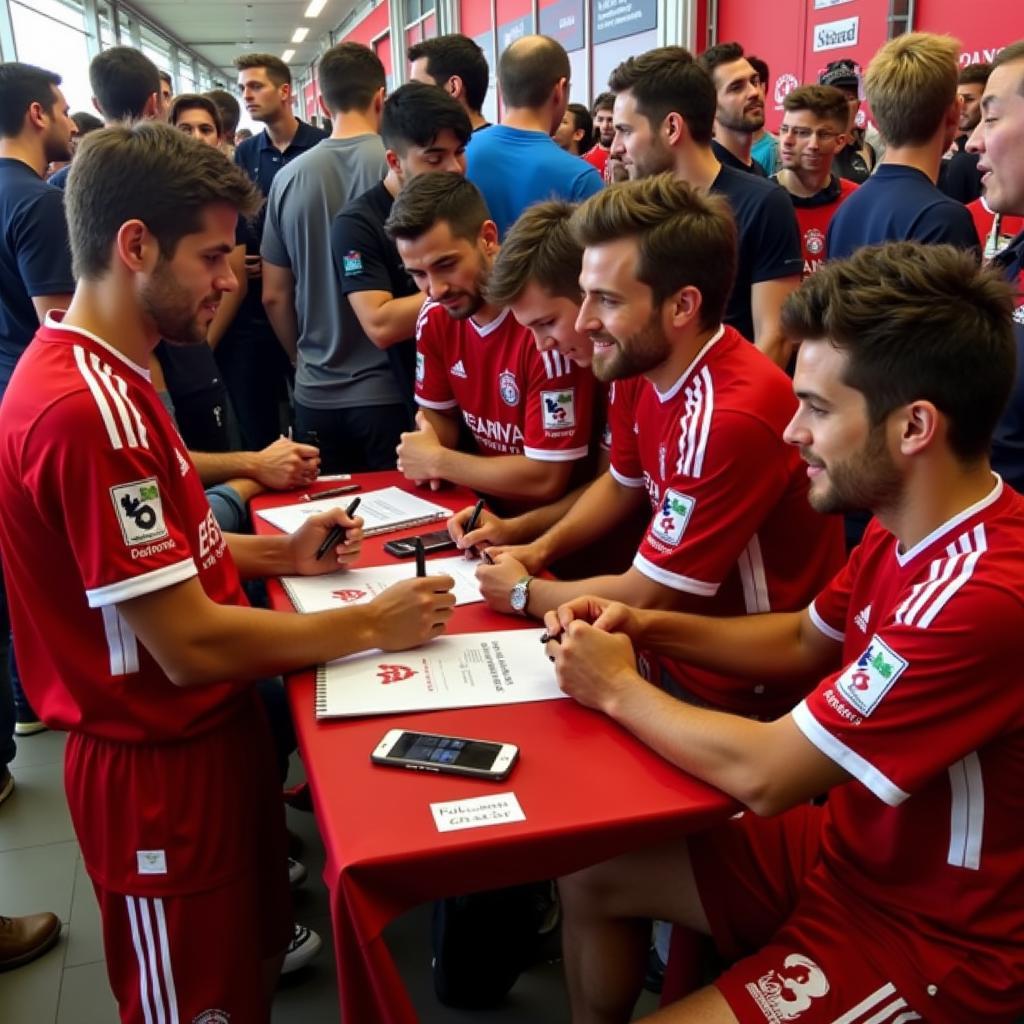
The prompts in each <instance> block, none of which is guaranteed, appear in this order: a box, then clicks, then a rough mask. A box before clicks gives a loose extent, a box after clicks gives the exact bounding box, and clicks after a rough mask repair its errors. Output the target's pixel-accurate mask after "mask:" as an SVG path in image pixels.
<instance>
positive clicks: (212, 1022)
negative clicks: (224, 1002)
mask: <svg viewBox="0 0 1024 1024" xmlns="http://www.w3.org/2000/svg"><path fill="white" fill-rule="evenodd" d="M192 1024H231V1014H230V1013H227V1012H225V1011H224V1010H203V1012H202V1013H200V1014H199V1015H198V1016H196V1017H193V1018H192Z"/></svg>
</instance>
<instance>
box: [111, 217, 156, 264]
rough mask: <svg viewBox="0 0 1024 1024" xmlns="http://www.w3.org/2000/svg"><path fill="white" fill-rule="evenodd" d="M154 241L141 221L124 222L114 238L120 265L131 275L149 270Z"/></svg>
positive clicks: (154, 245)
mask: <svg viewBox="0 0 1024 1024" xmlns="http://www.w3.org/2000/svg"><path fill="white" fill-rule="evenodd" d="M154 247H156V239H155V238H154V237H153V236H152V234H150V231H149V228H147V227H146V225H145V224H143V222H142V221H141V220H126V221H125V222H124V223H123V224H122V225H121V226H120V227H119V228H118V229H117V235H116V236H115V238H114V249H115V253H116V255H117V258H118V260H119V261H120V262H121V264H122V265H123V266H124V267H125V268H126V269H127V270H128V271H129V272H130V273H133V274H138V273H141V272H144V271H147V270H148V269H150V267H149V264H150V263H151V261H152V255H153V249H154Z"/></svg>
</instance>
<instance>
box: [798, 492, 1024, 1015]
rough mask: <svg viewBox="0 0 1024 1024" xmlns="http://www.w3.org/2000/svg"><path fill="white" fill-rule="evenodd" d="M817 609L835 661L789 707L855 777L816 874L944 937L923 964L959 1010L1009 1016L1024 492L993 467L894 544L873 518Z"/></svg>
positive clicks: (873, 907) (1023, 749) (846, 895)
mask: <svg viewBox="0 0 1024 1024" xmlns="http://www.w3.org/2000/svg"><path fill="white" fill-rule="evenodd" d="M811 614H812V617H813V619H814V621H815V623H816V625H817V626H818V628H819V629H821V631H822V632H823V633H825V634H826V635H827V636H829V637H831V638H833V639H834V640H837V641H842V643H843V660H844V662H845V667H844V668H843V669H842V670H841V671H840V672H837V673H835V674H833V675H831V676H830V677H829V678H827V679H825V680H824V681H822V683H821V684H820V685H819V686H818V687H817V688H816V689H815V691H814V692H813V693H812V694H811V695H810V696H809V697H808V698H807V699H806V700H805V701H804V702H802V703H801V704H800V705H799V706H798V707H797V708H796V709H795V710H794V712H793V717H794V720H795V722H796V724H797V725H798V726H799V727H800V729H801V730H802V731H803V733H804V735H806V736H807V738H808V739H809V740H810V741H811V742H812V743H813V744H814V745H815V746H816V747H818V748H819V749H820V750H821V751H822V752H823V753H825V754H827V755H828V756H829V757H830V758H832V759H833V760H834V761H836V762H837V763H838V764H840V765H842V767H843V768H845V769H846V771H848V772H849V773H850V774H851V775H852V776H853V777H854V779H855V780H857V781H855V782H852V783H850V784H848V785H845V786H840V787H837V788H836V789H834V790H832V792H831V793H830V794H829V799H828V803H827V805H826V809H825V825H824V832H823V837H822V842H823V853H822V862H821V865H820V867H819V868H818V870H817V871H816V872H815V874H814V875H813V876H812V878H813V880H814V884H816V885H818V886H821V887H823V888H825V889H827V890H828V891H829V892H831V893H832V894H833V895H834V896H836V897H838V898H841V899H843V900H844V901H845V902H846V903H847V904H848V905H849V909H850V914H851V915H854V916H855V917H859V916H860V915H861V914H862V913H873V914H876V915H879V916H881V917H883V918H885V919H886V920H887V921H888V922H892V923H893V924H895V925H897V926H899V927H903V928H906V929H909V930H912V931H913V932H914V933H915V934H917V935H920V936H922V937H923V938H926V939H931V940H933V942H934V944H935V946H936V948H937V949H938V950H939V951H940V952H941V951H943V950H944V951H946V953H947V954H948V955H947V956H946V963H945V964H944V965H943V966H944V967H945V968H947V969H948V971H949V976H948V977H946V978H945V979H943V978H942V977H936V978H934V979H933V980H934V981H935V983H936V985H937V986H938V988H939V989H940V990H942V991H944V993H945V994H946V995H947V996H950V995H952V996H953V997H954V998H955V999H957V1000H958V1001H960V1002H961V1004H962V1006H963V1007H964V1008H965V1011H964V1012H963V1013H961V1014H959V1015H954V1018H953V1019H955V1020H957V1021H967V1020H972V1021H982V1020H1004V1019H1005V1020H1008V1019H1011V1017H1014V1016H1015V1015H1016V1013H1019V1011H1020V1008H1021V1006H1022V1005H1024V860H1022V858H1021V849H1022V848H1024V787H1022V786H1021V785H1020V779H1021V777H1022V770H1024V690H1022V688H1021V685H1020V660H1019V659H1020V648H1021V639H1020V638H1021V636H1022V635H1024V498H1022V497H1021V496H1020V495H1018V494H1017V493H1016V492H1014V491H1013V490H1011V489H1010V488H1008V487H1004V486H1003V485H1002V483H1001V482H998V483H997V484H996V486H995V487H994V488H993V490H992V492H991V494H990V495H989V496H988V497H986V498H985V499H984V500H982V501H980V502H978V503H977V504H976V505H974V506H973V507H971V508H968V509H965V510H964V511H963V512H961V513H960V514H959V515H957V516H955V517H954V518H953V519H951V520H950V521H949V522H947V523H946V524H944V525H943V526H942V527H940V528H939V529H937V530H936V531H935V532H934V533H932V534H931V535H930V536H928V537H926V538H925V539H924V540H922V541H921V542H920V543H918V544H917V545H916V546H915V547H914V548H913V549H912V550H910V551H907V552H902V553H901V552H900V550H899V547H898V545H897V542H896V539H895V538H894V537H893V536H892V534H890V533H888V532H887V531H886V530H885V529H884V528H883V527H881V526H880V525H879V524H878V523H877V522H876V521H872V522H871V523H870V524H869V525H868V528H867V530H866V532H865V534H864V539H863V541H862V542H861V544H860V546H859V547H858V548H857V549H856V550H855V551H854V552H853V554H852V555H851V556H850V560H849V562H848V563H847V565H846V567H845V568H844V569H843V570H842V571H841V572H840V573H839V574H838V575H837V577H836V578H835V580H834V581H833V582H832V583H831V584H830V585H829V586H828V587H827V588H826V589H825V590H824V591H823V592H822V594H821V595H820V596H819V597H818V598H817V599H816V600H815V602H814V604H813V605H812V608H811ZM932 969H933V970H934V965H932ZM968 1010H970V1011H971V1012H967V1011H968ZM1014 1011H1016V1013H1015V1012H1014ZM931 1019H932V1017H931V1016H929V1020H931ZM935 1019H936V1020H940V1019H942V1020H945V1019H946V1018H945V1017H941V1018H940V1017H936V1018H935Z"/></svg>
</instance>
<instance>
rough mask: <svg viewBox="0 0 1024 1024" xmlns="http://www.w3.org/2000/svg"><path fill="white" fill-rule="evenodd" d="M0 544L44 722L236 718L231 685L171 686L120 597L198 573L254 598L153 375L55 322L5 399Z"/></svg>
mask: <svg viewBox="0 0 1024 1024" xmlns="http://www.w3.org/2000/svg"><path fill="white" fill-rule="evenodd" d="M0 438H2V440H0V503H2V506H3V509H4V513H3V516H0V545H2V550H3V557H4V574H5V580H6V584H7V588H8V593H9V595H10V604H11V620H12V624H13V629H14V636H15V649H16V652H17V658H18V664H19V666H20V668H21V673H22V678H23V679H24V681H25V688H26V691H27V693H28V697H29V700H30V701H31V703H32V706H33V707H34V708H35V709H36V711H37V712H38V713H39V715H40V717H41V718H42V720H43V721H44V722H46V724H47V725H49V726H50V727H51V728H54V729H66V730H71V731H75V732H81V733H85V734H89V735H92V736H98V737H104V738H106V739H111V740H117V741H122V742H128V743H146V744H148V743H159V742H161V741H166V740H180V739H182V738H183V737H186V736H190V735H195V734H198V733H200V732H204V731H207V730H209V729H210V728H211V727H212V726H213V725H216V724H217V723H218V722H220V721H223V720H226V719H227V718H229V717H231V716H233V715H235V714H237V713H238V710H239V703H238V702H239V701H240V700H241V694H240V693H239V687H238V684H232V683H230V682H224V683H221V684H216V685H212V686H193V687H179V686H175V685H174V684H173V683H171V682H170V680H169V679H168V678H167V676H166V675H165V674H164V672H163V671H162V670H161V669H160V667H159V666H158V665H157V663H156V662H155V661H154V659H153V658H152V657H151V656H150V654H149V652H148V651H147V650H146V649H145V648H144V647H142V646H141V645H140V644H139V642H138V640H137V639H136V637H135V635H134V634H133V633H132V632H131V630H130V629H129V628H128V624H127V623H126V622H125V621H124V620H123V619H122V618H121V616H120V615H119V613H118V608H117V606H118V604H119V603H120V602H122V601H127V600H130V599H132V598H135V597H140V596H142V595H144V594H148V593H152V592H153V591H155V590H159V589H160V588H162V587H168V586H172V585H173V584H176V583H179V582H182V581H184V580H187V579H189V578H190V577H192V576H196V575H197V574H198V577H199V580H200V582H201V583H202V586H203V588H204V590H205V591H206V592H207V594H209V596H210V598H211V599H212V600H214V601H216V602H218V603H220V604H246V599H245V595H244V593H243V592H242V588H241V585H240V583H239V579H238V573H237V571H236V569H235V566H234V563H233V561H232V560H231V556H230V554H229V552H228V550H227V546H226V544H225V541H224V538H223V536H222V534H221V532H220V529H219V528H218V526H217V522H216V520H215V519H214V517H213V512H212V511H211V509H210V506H209V503H208V502H207V500H206V495H205V493H204V490H203V485H202V484H201V483H200V481H199V478H198V476H197V474H196V470H195V468H194V467H193V465H192V463H191V461H190V460H189V457H188V454H187V451H186V449H185V445H184V443H183V442H182V440H181V437H180V436H179V435H178V433H177V431H176V430H175V428H174V426H173V424H172V422H171V419H170V417H169V416H168V414H167V412H166V411H165V409H164V407H163V405H162V404H161V402H160V399H159V398H158V397H157V394H156V392H155V391H154V389H153V387H152V385H151V384H150V382H149V377H148V373H147V372H146V370H145V369H144V368H142V367H139V366H136V365H134V364H132V363H130V362H129V361H128V360H127V359H125V358H124V357H123V356H122V355H121V354H120V353H118V352H117V351H115V350H114V349H113V348H111V347H109V346H108V345H106V344H105V343H104V342H103V341H101V340H100V339H99V338H96V337H94V336H92V335H89V334H87V333H85V332H82V331H79V330H74V329H71V328H64V327H61V326H60V325H59V323H58V322H57V321H56V320H48V321H47V324H46V325H45V326H43V327H41V328H40V329H39V332H38V333H37V335H36V338H35V340H34V341H33V342H32V344H31V345H30V346H29V347H28V349H27V350H26V351H25V354H24V355H23V356H22V358H21V360H20V361H19V363H18V366H17V368H16V370H15V372H14V375H13V377H12V378H11V383H10V386H9V387H8V390H7V394H6V396H5V397H4V401H3V403H2V408H0Z"/></svg>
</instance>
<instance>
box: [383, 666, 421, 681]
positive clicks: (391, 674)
mask: <svg viewBox="0 0 1024 1024" xmlns="http://www.w3.org/2000/svg"><path fill="white" fill-rule="evenodd" d="M414 675H416V670H415V669H412V668H409V666H408V665H378V666H377V677H378V678H379V679H380V681H381V682H382V683H384V684H385V685H387V684H388V683H401V682H404V681H405V680H406V679H412V677H413V676H414Z"/></svg>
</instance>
